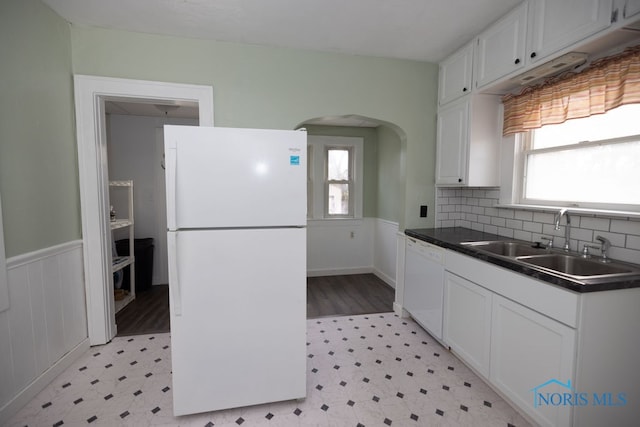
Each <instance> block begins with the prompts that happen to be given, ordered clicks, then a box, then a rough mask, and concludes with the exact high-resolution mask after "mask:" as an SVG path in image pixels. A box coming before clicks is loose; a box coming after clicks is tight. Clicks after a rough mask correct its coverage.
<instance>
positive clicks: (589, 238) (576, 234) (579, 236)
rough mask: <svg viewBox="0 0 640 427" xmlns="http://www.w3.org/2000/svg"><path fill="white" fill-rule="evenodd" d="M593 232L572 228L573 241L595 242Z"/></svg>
mask: <svg viewBox="0 0 640 427" xmlns="http://www.w3.org/2000/svg"><path fill="white" fill-rule="evenodd" d="M593 238H594V235H593V230H587V229H584V228H575V227H571V239H575V240H582V241H585V242H593Z"/></svg>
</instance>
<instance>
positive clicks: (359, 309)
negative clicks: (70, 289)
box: [116, 274, 395, 336]
mask: <svg viewBox="0 0 640 427" xmlns="http://www.w3.org/2000/svg"><path fill="white" fill-rule="evenodd" d="M394 295H395V291H394V289H393V288H391V287H390V286H389V285H387V284H386V283H385V282H383V281H382V280H380V279H379V278H378V277H376V276H375V275H373V274H352V275H348V276H326V277H309V278H307V318H315V317H324V316H342V315H344V316H348V315H356V314H367V313H383V312H389V311H392V310H393V299H394ZM116 325H117V326H118V336H126V335H139V334H153V333H159V332H169V330H170V326H169V286H168V285H157V286H152V287H151V290H149V291H146V292H139V293H138V294H137V295H136V299H135V301H133V302H132V303H131V304H129V305H128V306H126V307H125V308H124V309H123V310H122V311H120V312H119V313H118V314H116Z"/></svg>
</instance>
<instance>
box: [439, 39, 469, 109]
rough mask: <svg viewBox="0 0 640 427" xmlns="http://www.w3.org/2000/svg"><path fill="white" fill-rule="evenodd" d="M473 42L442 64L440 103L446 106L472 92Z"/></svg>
mask: <svg viewBox="0 0 640 427" xmlns="http://www.w3.org/2000/svg"><path fill="white" fill-rule="evenodd" d="M472 71H473V42H471V43H469V44H467V45H466V46H465V47H463V48H462V49H460V50H458V51H457V52H456V53H454V54H453V55H451V56H450V57H448V58H447V59H445V60H444V61H442V62H441V63H440V73H439V75H438V102H439V104H440V105H444V104H446V103H448V102H450V101H453V100H455V99H458V98H460V97H461V96H463V95H466V94H468V93H470V92H471V84H472V80H471V79H472Z"/></svg>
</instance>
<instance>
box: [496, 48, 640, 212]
mask: <svg viewBox="0 0 640 427" xmlns="http://www.w3.org/2000/svg"><path fill="white" fill-rule="evenodd" d="M502 100H503V104H504V124H503V135H504V136H505V137H507V138H508V139H507V140H506V141H508V143H510V142H515V144H514V145H512V146H511V147H512V148H504V147H503V151H502V158H503V160H506V159H510V160H507V161H506V162H504V163H503V171H502V176H503V177H504V180H503V181H502V186H501V187H502V188H501V197H500V199H501V201H506V200H507V199H510V200H511V203H513V202H515V203H519V204H521V205H545V206H556V207H557V206H564V207H576V208H586V209H605V210H617V211H635V212H637V211H640V191H638V187H637V183H638V182H640V123H639V121H638V117H640V45H639V46H634V47H630V48H627V49H625V50H624V51H623V52H620V53H618V54H615V55H612V56H608V57H605V58H600V59H598V60H596V61H594V62H592V63H591V64H590V65H589V66H588V67H587V68H585V69H584V70H582V71H579V72H568V73H564V74H561V75H560V76H556V77H551V78H549V79H548V80H546V81H544V82H543V83H541V84H539V85H536V86H533V87H527V88H524V89H523V90H521V91H520V93H519V94H508V95H506V96H504V97H503V99H502ZM514 135H515V137H513V136H514ZM511 138H513V139H511ZM508 145H510V144H508ZM511 159H512V160H513V163H512V162H511ZM508 164H512V165H513V167H514V171H513V174H511V173H510V171H509V170H508V167H507V166H505V165H508Z"/></svg>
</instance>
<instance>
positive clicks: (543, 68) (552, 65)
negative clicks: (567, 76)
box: [512, 52, 588, 85]
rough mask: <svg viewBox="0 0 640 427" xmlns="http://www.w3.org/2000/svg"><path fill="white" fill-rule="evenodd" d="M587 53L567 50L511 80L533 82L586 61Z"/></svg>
mask: <svg viewBox="0 0 640 427" xmlns="http://www.w3.org/2000/svg"><path fill="white" fill-rule="evenodd" d="M587 56H588V55H587V54H586V53H581V52H569V53H566V54H564V55H562V56H560V57H558V58H556V59H554V60H552V61H549V62H547V63H545V64H542V65H540V66H539V67H536V68H534V69H533V70H530V71H527V72H526V73H524V74H521V75H519V76H517V77H514V78H513V79H512V80H513V81H514V82H517V83H520V84H521V85H528V84H531V83H534V82H536V81H538V80H540V79H542V78H544V77H549V76H552V75H554V74H558V73H561V72H562V71H565V70H568V69H570V68H576V67H578V66H579V65H582V64H584V63H585V62H587Z"/></svg>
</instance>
